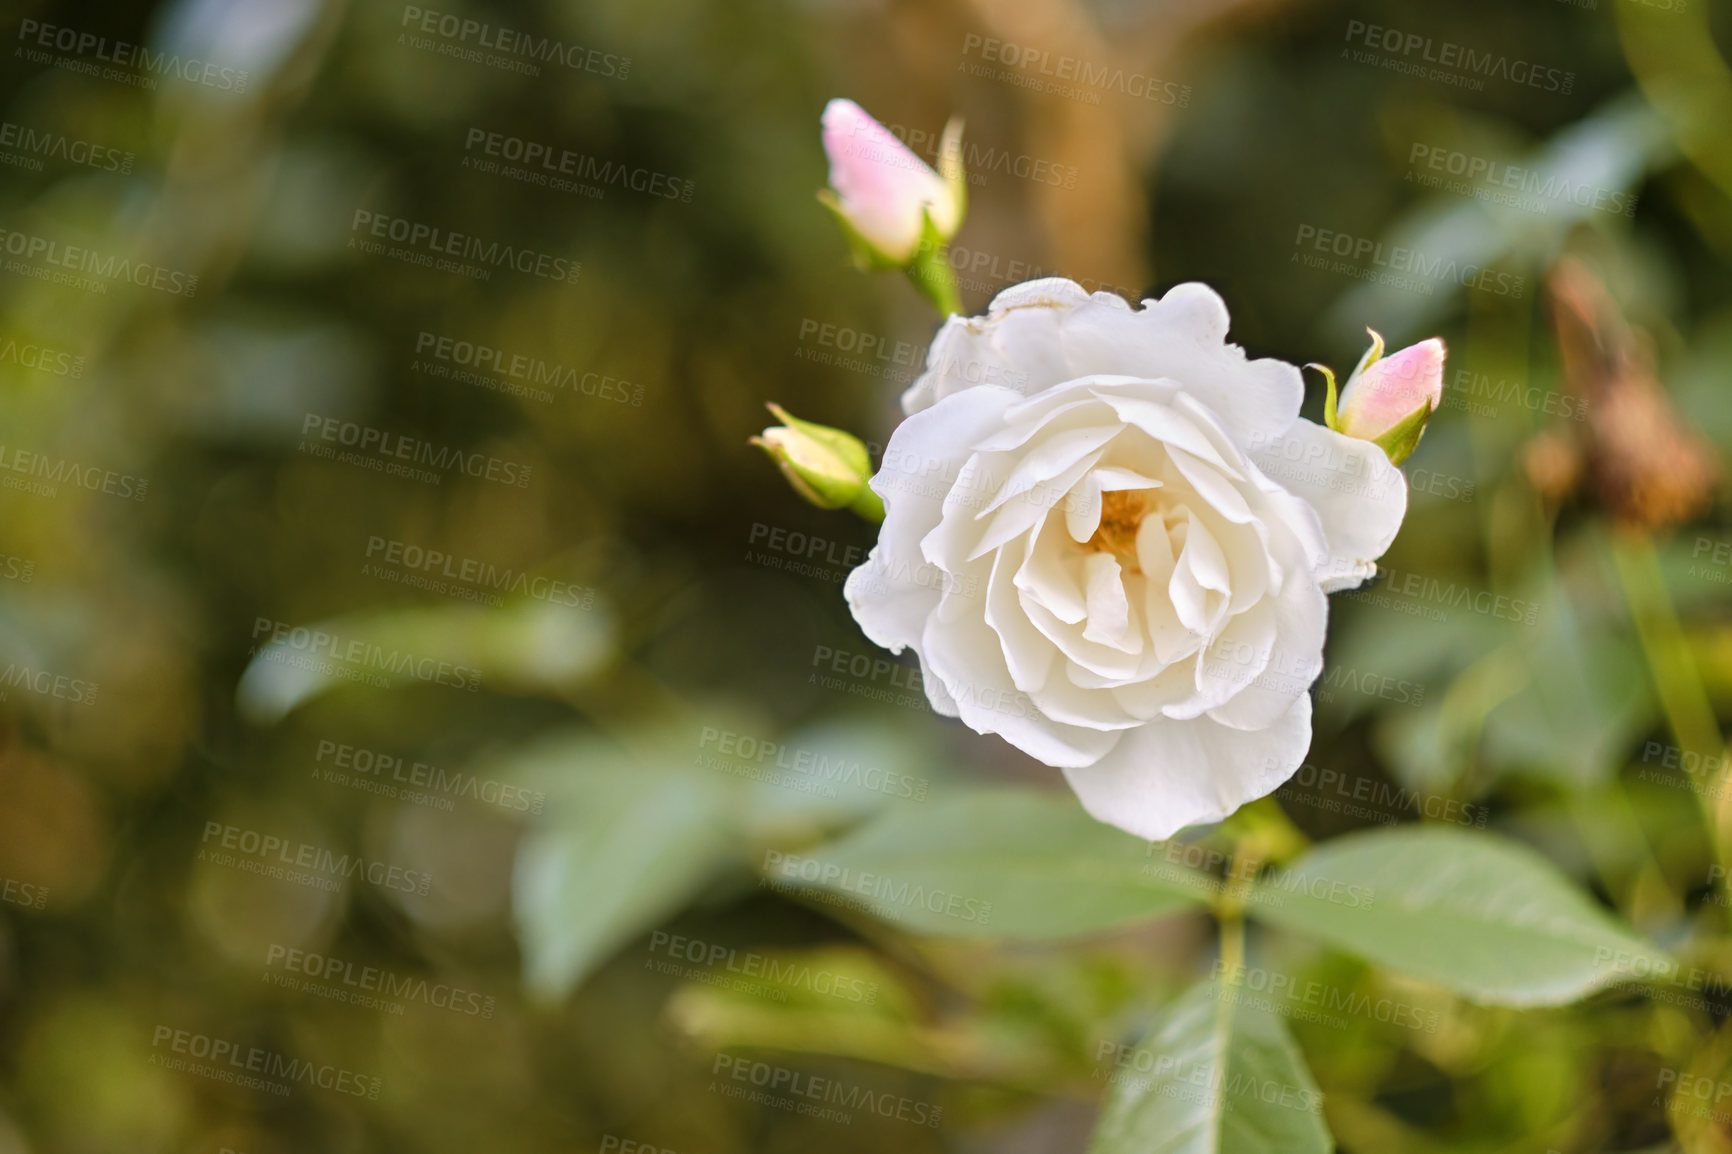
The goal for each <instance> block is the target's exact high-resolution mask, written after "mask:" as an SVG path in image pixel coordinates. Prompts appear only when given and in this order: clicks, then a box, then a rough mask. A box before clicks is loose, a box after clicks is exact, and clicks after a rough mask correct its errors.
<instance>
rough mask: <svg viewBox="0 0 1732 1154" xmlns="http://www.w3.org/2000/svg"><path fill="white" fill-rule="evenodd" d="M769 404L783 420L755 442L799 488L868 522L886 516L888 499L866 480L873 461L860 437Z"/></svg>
mask: <svg viewBox="0 0 1732 1154" xmlns="http://www.w3.org/2000/svg"><path fill="white" fill-rule="evenodd" d="M769 408H770V411H771V412H772V413H774V414H776V416H777V417H778V418H780V419H781V421H782V424H780V425H772V426H770V427H769V428H767V429H765V430H764V431H763V433H762V434H760V435H758V436H756V437H753V438H752V444H754V445H757V446H758V447H759V448H761V449H763V450H764V452H766V453H768V454H769V456H770V459H771V460H772V461H774V462H776V467H777V468H778V469H780V470H782V476H784V477H786V478H787V479H788V483H789V484H790V485H792V486H793V487H794V491H795V492H796V493H798V494H800V496H802V497H804V498H805V499H806V500H807V501H809V502H811V503H812V504H814V505H816V506H818V508H820V509H844V508H846V509H853V510H854V511H855V512H856V513H858V514H860V515H861V516H862V517H865V518H866V519H867V520H868V521H883V520H884V502H883V500H882V499H881V498H880V497H879V496H878V494H877V493H874V492H873V491H872V489H871V488H870V487H869V486H868V485H867V484H866V482H867V480H868V479H869V478H870V477H871V476H872V460H871V458H870V457H869V456H868V455H867V453H866V446H865V445H863V444H861V443H860V439H859V438H858V437H855V436H852V435H850V434H848V433H844V432H843V431H842V430H841V429H832V428H831V427H830V426H828V425H818V424H814V423H813V422H811V421H802V420H800V419H799V418H798V417H795V416H793V415H791V414H790V413H789V412H788V411H787V410H786V409H784V408H782V407H781V406H780V405H771V406H769Z"/></svg>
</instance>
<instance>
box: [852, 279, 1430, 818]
mask: <svg viewBox="0 0 1732 1154" xmlns="http://www.w3.org/2000/svg"><path fill="white" fill-rule="evenodd" d="M1226 335H1227V309H1226V306H1225V305H1224V304H1223V303H1222V302H1221V298H1220V297H1219V296H1217V295H1216V294H1215V293H1214V291H1213V290H1211V289H1209V288H1208V287H1206V286H1204V285H1200V284H1185V285H1179V286H1178V287H1176V288H1174V289H1172V290H1170V291H1169V292H1168V293H1167V294H1166V296H1164V297H1162V298H1161V299H1160V300H1158V301H1157V300H1150V301H1145V302H1143V307H1142V308H1141V309H1133V308H1132V307H1131V306H1129V305H1127V304H1126V303H1125V302H1124V301H1123V300H1121V299H1120V298H1119V297H1117V296H1114V295H1112V294H1110V293H1097V294H1095V295H1094V296H1090V295H1089V294H1088V293H1087V292H1085V291H1084V290H1083V289H1082V288H1081V287H1080V286H1078V285H1076V284H1074V283H1072V282H1070V281H1068V280H1061V279H1050V280H1038V281H1031V282H1029V283H1027V284H1023V285H1018V286H1016V287H1014V288H1011V289H1007V290H1006V291H1004V292H1003V293H1000V294H999V296H998V298H997V299H996V300H994V301H993V302H992V306H991V309H990V311H989V312H988V315H987V316H986V317H984V318H978V317H977V318H964V317H952V318H951V319H950V320H949V321H948V322H946V324H945V325H944V328H943V329H942V330H941V331H940V333H939V335H938V337H937V339H936V340H934V342H933V344H932V349H931V351H930V353H929V355H928V359H927V367H926V371H925V373H924V374H923V375H922V376H921V377H920V378H919V379H918V380H917V381H915V383H914V384H913V386H912V387H911V388H910V389H909V390H908V392H907V394H906V395H905V396H904V397H903V405H904V408H906V409H907V410H908V412H909V414H910V415H909V416H908V418H907V419H906V420H905V421H903V422H902V424H901V425H900V426H899V427H898V428H897V430H896V432H895V433H894V435H892V437H891V438H890V443H889V444H888V445H887V446H886V448H885V451H884V460H883V465H882V467H881V469H880V471H879V472H878V474H877V476H875V477H874V478H873V479H872V482H871V484H872V488H873V489H874V490H875V491H877V492H878V493H879V494H880V495H881V496H882V497H883V498H884V505H885V511H886V512H885V519H884V525H883V528H882V531H881V532H880V535H879V540H878V544H877V546H876V547H875V548H874V549H873V551H872V554H871V556H870V557H869V558H868V559H867V561H866V563H865V564H864V565H862V566H861V567H860V568H858V569H856V570H855V571H854V572H853V573H852V574H850V575H849V578H848V583H847V596H848V603H849V606H850V608H851V609H852V610H853V613H854V617H855V619H856V620H857V621H858V622H859V623H860V627H861V629H863V630H864V631H865V633H866V635H867V636H868V637H870V638H871V639H872V640H873V641H875V642H877V643H878V644H879V645H883V646H885V647H886V648H888V649H890V650H892V651H894V652H897V653H900V652H901V651H902V650H903V649H904V648H908V647H912V648H913V649H914V651H915V652H916V653H917V654H918V655H919V657H920V663H921V669H922V672H923V674H924V678H923V680H924V683H925V686H926V692H927V696H928V698H929V699H930V700H931V703H932V707H933V708H934V709H935V710H937V711H938V712H939V713H941V714H945V715H947V716H951V717H960V718H961V719H962V720H963V721H964V722H965V723H966V724H967V725H968V726H969V727H970V728H972V729H974V730H976V731H977V732H980V733H996V734H998V735H999V736H1001V737H1003V738H1004V739H1005V740H1006V741H1008V742H1010V743H1011V744H1012V745H1015V746H1016V747H1017V748H1019V749H1021V750H1023V751H1024V752H1026V753H1028V754H1030V755H1031V756H1033V757H1036V758H1038V759H1039V760H1041V761H1043V762H1045V763H1046V764H1048V765H1051V766H1056V767H1058V768H1060V769H1062V770H1063V771H1064V774H1065V777H1066V778H1067V779H1068V780H1069V782H1070V784H1071V787H1072V788H1073V789H1074V790H1075V791H1076V793H1077V796H1078V797H1079V798H1080V799H1081V801H1082V804H1083V806H1084V808H1086V809H1087V810H1088V812H1089V813H1091V814H1093V815H1094V816H1095V817H1096V818H1098V819H1099V820H1101V821H1104V822H1108V823H1110V824H1112V825H1115V826H1118V827H1120V828H1121V829H1125V830H1129V831H1130V832H1132V833H1135V834H1138V835H1141V836H1143V837H1146V838H1155V839H1159V838H1166V837H1169V836H1171V835H1172V834H1173V833H1175V832H1177V831H1178V830H1180V829H1182V828H1184V827H1185V826H1188V825H1194V824H1198V823H1201V822H1209V821H1215V820H1219V819H1220V818H1223V817H1225V816H1226V815H1227V814H1229V813H1231V812H1233V810H1235V809H1237V808H1238V807H1239V806H1241V805H1243V804H1244V803H1246V802H1248V801H1251V800H1254V799H1255V798H1258V797H1262V796H1263V795H1264V794H1267V793H1270V792H1271V791H1273V790H1274V789H1275V788H1276V787H1277V786H1279V785H1280V784H1281V783H1282V782H1283V781H1285V780H1286V779H1287V778H1288V777H1289V776H1291V775H1292V774H1293V772H1294V771H1295V770H1297V769H1298V768H1299V765H1300V763H1301V761H1302V760H1303V758H1304V756H1305V752H1306V750H1307V748H1308V747H1309V746H1310V743H1311V699H1310V695H1309V688H1310V685H1311V682H1312V681H1314V680H1315V679H1316V677H1317V675H1318V673H1319V672H1320V671H1321V670H1322V667H1323V641H1324V634H1325V628H1326V625H1327V621H1328V600H1327V598H1326V596H1325V594H1327V593H1329V592H1331V591H1334V590H1337V589H1346V588H1351V587H1353V586H1355V585H1358V584H1360V583H1361V582H1362V581H1364V580H1365V579H1366V578H1368V577H1370V576H1372V575H1373V574H1374V573H1375V572H1376V566H1375V565H1374V564H1373V562H1374V560H1375V559H1376V558H1377V557H1379V556H1380V555H1381V554H1382V553H1383V551H1384V550H1385V549H1387V548H1388V547H1389V544H1390V542H1391V541H1392V540H1393V539H1394V537H1395V534H1396V531H1397V529H1399V528H1400V526H1401V519H1402V517H1403V515H1404V514H1405V512H1406V509H1407V484H1406V479H1405V478H1404V477H1403V476H1402V474H1401V472H1400V471H1399V470H1397V469H1396V468H1395V467H1394V466H1393V465H1391V464H1390V463H1389V459H1388V457H1387V456H1385V455H1384V452H1383V450H1382V449H1380V448H1378V447H1377V446H1376V445H1374V444H1372V443H1371V442H1369V441H1363V440H1355V439H1353V438H1350V437H1346V436H1343V435H1341V434H1339V433H1335V432H1332V431H1330V430H1329V429H1326V428H1324V427H1322V426H1321V425H1316V424H1313V423H1312V422H1310V421H1306V420H1302V419H1300V417H1299V405H1300V401H1301V399H1302V397H1303V392H1304V386H1303V383H1302V381H1301V379H1300V374H1299V370H1298V369H1297V368H1295V367H1294V366H1292V365H1289V364H1286V363H1284V362H1282V361H1277V360H1249V359H1247V358H1246V356H1245V354H1244V351H1243V350H1242V349H1240V348H1239V347H1238V346H1237V345H1231V344H1228V343H1227V342H1226Z"/></svg>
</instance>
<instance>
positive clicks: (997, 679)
mask: <svg viewBox="0 0 1732 1154" xmlns="http://www.w3.org/2000/svg"><path fill="white" fill-rule="evenodd" d="M945 598H946V600H948V601H952V602H954V601H957V600H959V599H964V598H961V597H960V595H959V594H955V593H949V594H946V595H945ZM946 616H947V615H946V614H945V613H944V610H943V609H942V608H941V609H940V610H939V612H937V613H935V614H933V615H932V616H931V617H929V618H927V622H926V636H925V637H924V638H922V640H921V643H920V661H921V666H922V672H923V676H925V677H929V678H931V679H933V680H935V681H938V682H941V683H942V684H943V686H944V690H945V692H946V693H947V694H948V695H949V696H950V698H951V700H952V701H953V702H954V703H955V705H956V715H957V716H959V717H961V718H962V720H963V723H964V724H966V725H967V726H968V728H970V729H972V730H974V732H976V733H996V734H998V735H999V736H1000V737H1002V738H1004V739H1005V740H1006V741H1008V742H1010V743H1011V744H1012V745H1014V746H1016V747H1017V748H1018V749H1020V750H1022V751H1023V752H1024V753H1026V754H1028V755H1029V756H1030V757H1033V758H1036V759H1038V760H1040V761H1041V762H1044V763H1045V764H1047V765H1053V766H1081V765H1092V764H1094V763H1095V762H1097V761H1098V760H1099V759H1100V758H1101V757H1102V756H1103V755H1104V754H1106V753H1107V751H1109V750H1111V749H1112V748H1113V746H1114V745H1115V744H1116V743H1117V742H1118V740H1119V736H1120V735H1119V733H1118V732H1117V731H1116V730H1115V731H1111V732H1105V731H1102V730H1098V729H1089V728H1086V727H1084V726H1080V725H1066V724H1064V723H1063V722H1058V721H1054V720H1052V719H1051V718H1049V717H1047V716H1045V715H1044V714H1042V713H1041V712H1040V710H1039V709H1038V708H1036V707H1035V704H1034V702H1033V701H1032V700H1031V699H1030V698H1029V696H1028V694H1026V693H1023V692H1022V691H1021V690H1019V689H1017V687H1016V684H1015V683H1014V682H1013V681H1012V680H1011V679H1010V670H1009V669H1008V668H1007V667H1006V666H1005V663H1004V651H1003V650H1002V649H1000V648H999V641H998V634H996V633H994V632H993V631H992V629H991V628H990V627H989V626H988V625H987V624H986V622H985V620H983V619H982V618H981V617H980V615H979V613H978V612H976V611H974V609H973V607H966V608H964V609H962V611H960V612H957V613H955V614H954V615H953V616H954V619H951V620H946ZM927 697H928V698H929V699H930V700H932V702H933V706H934V708H936V707H937V704H938V702H937V699H936V698H934V697H933V696H932V694H930V693H928V694H927Z"/></svg>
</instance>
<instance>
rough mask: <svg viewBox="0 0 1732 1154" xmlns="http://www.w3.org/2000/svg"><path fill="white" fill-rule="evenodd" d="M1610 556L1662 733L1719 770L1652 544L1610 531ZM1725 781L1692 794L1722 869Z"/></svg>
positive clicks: (1715, 727) (1723, 773) (1730, 828)
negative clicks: (1643, 660) (1666, 730)
mask: <svg viewBox="0 0 1732 1154" xmlns="http://www.w3.org/2000/svg"><path fill="white" fill-rule="evenodd" d="M1611 556H1612V563H1613V566H1614V567H1615V568H1616V569H1617V573H1618V581H1619V584H1621V585H1622V586H1623V590H1624V599H1625V601H1626V602H1627V603H1628V605H1629V607H1630V618H1631V620H1632V621H1633V622H1634V623H1635V626H1636V637H1637V638H1638V640H1639V641H1640V642H1641V646H1642V656H1643V657H1644V658H1646V660H1647V663H1648V673H1649V677H1650V678H1651V679H1652V681H1653V684H1654V695H1655V696H1656V697H1658V698H1659V700H1660V709H1661V712H1663V713H1664V714H1665V715H1666V724H1667V727H1668V728H1670V729H1671V731H1672V736H1673V737H1674V738H1675V739H1676V740H1677V742H1678V744H1679V746H1681V747H1682V748H1683V749H1684V750H1685V751H1686V752H1694V753H1697V754H1698V755H1700V756H1701V758H1702V762H1703V764H1712V763H1713V762H1714V761H1716V760H1718V761H1719V763H1720V764H1721V765H1722V766H1724V765H1725V759H1724V758H1723V757H1722V756H1721V755H1722V754H1723V753H1724V752H1725V741H1724V739H1723V738H1722V737H1721V734H1720V722H1719V719H1718V718H1716V717H1715V716H1714V706H1713V703H1712V702H1711V701H1710V700H1709V698H1708V690H1707V687H1706V686H1705V685H1704V684H1703V682H1702V675H1701V672H1700V671H1699V670H1698V669H1697V668H1696V659H1695V657H1694V655H1692V654H1691V652H1690V644H1689V641H1688V639H1687V638H1686V637H1685V635H1684V627H1683V625H1682V624H1681V623H1680V622H1679V620H1678V612H1677V610H1676V608H1674V607H1673V605H1672V597H1671V594H1670V593H1669V592H1668V591H1667V589H1666V581H1665V577H1664V575H1663V574H1662V573H1661V571H1660V559H1659V556H1658V554H1657V553H1656V552H1655V550H1654V542H1653V539H1652V538H1651V537H1649V536H1648V535H1647V534H1646V533H1642V532H1637V531H1631V530H1617V531H1614V534H1613V536H1612V543H1611ZM1729 778H1732V773H1729V771H1728V769H1726V768H1722V769H1721V770H1720V771H1719V775H1718V777H1717V779H1716V781H1715V782H1714V783H1713V784H1711V785H1707V786H1704V787H1703V788H1701V789H1697V790H1695V791H1693V792H1695V794H1696V796H1697V799H1698V800H1699V801H1700V802H1701V803H1702V815H1703V818H1704V819H1705V820H1706V822H1707V824H1708V832H1709V834H1710V835H1711V836H1712V837H1713V840H1714V850H1715V857H1716V858H1717V859H1718V860H1719V861H1720V862H1721V863H1723V864H1724V863H1725V862H1727V861H1728V859H1729V858H1732V807H1728V805H1727V804H1726V803H1725V802H1724V801H1720V802H1716V800H1715V799H1717V798H1726V797H1727V795H1728V793H1729V792H1732V791H1729V790H1728V789H1727V786H1728V784H1729ZM1722 884H1723V885H1725V884H1726V883H1722ZM1729 892H1732V891H1729Z"/></svg>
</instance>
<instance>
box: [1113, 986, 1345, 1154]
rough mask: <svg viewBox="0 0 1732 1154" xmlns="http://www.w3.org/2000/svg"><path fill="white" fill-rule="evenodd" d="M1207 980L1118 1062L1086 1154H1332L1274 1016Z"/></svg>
mask: <svg viewBox="0 0 1732 1154" xmlns="http://www.w3.org/2000/svg"><path fill="white" fill-rule="evenodd" d="M1222 993H1223V991H1222V990H1221V989H1220V987H1218V986H1217V985H1216V984H1215V983H1213V982H1204V983H1202V984H1200V985H1196V986H1193V987H1192V988H1191V989H1189V990H1187V991H1186V992H1185V993H1184V994H1182V995H1180V997H1179V998H1178V1000H1177V1001H1175V1002H1173V1003H1172V1004H1171V1005H1169V1006H1167V1007H1166V1008H1165V1009H1163V1010H1162V1011H1161V1013H1160V1015H1159V1016H1158V1017H1157V1018H1156V1019H1155V1020H1154V1021H1153V1022H1152V1023H1150V1026H1149V1031H1148V1033H1147V1034H1146V1035H1145V1036H1144V1038H1143V1041H1142V1043H1141V1044H1140V1045H1139V1046H1138V1047H1137V1048H1136V1049H1134V1050H1132V1051H1130V1052H1128V1053H1126V1054H1124V1055H1122V1056H1121V1057H1120V1060H1119V1061H1118V1063H1117V1069H1116V1071H1115V1072H1114V1075H1113V1087H1112V1090H1111V1091H1110V1092H1109V1093H1108V1095H1107V1101H1106V1105H1105V1106H1104V1107H1103V1108H1102V1111H1101V1119H1100V1122H1099V1124H1098V1125H1097V1126H1096V1128H1095V1135H1094V1141H1093V1142H1091V1143H1090V1145H1089V1154H1313V1152H1318V1154H1328V1151H1330V1150H1332V1149H1334V1143H1333V1142H1332V1141H1331V1139H1330V1137H1329V1131H1328V1128H1327V1127H1326V1126H1324V1124H1323V1116H1322V1103H1323V1095H1322V1092H1321V1091H1319V1090H1318V1089H1317V1083H1316V1082H1315V1081H1313V1080H1312V1078H1311V1073H1310V1071H1309V1070H1307V1069H1306V1068H1305V1060H1304V1058H1303V1057H1302V1056H1301V1055H1300V1053H1299V1048H1298V1047H1297V1046H1295V1045H1294V1044H1293V1039H1292V1037H1290V1036H1289V1035H1288V1033H1287V1030H1286V1027H1285V1026H1283V1025H1282V1024H1281V1021H1280V1019H1279V1018H1277V1017H1275V1016H1274V1015H1273V1014H1271V1013H1269V1012H1268V1011H1266V1010H1263V1009H1259V1008H1256V1007H1254V1006H1251V1005H1248V1004H1239V1003H1238V1000H1237V999H1236V998H1234V997H1233V996H1232V994H1233V991H1226V993H1227V995H1228V996H1227V999H1226V1000H1222Z"/></svg>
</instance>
